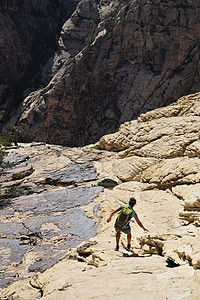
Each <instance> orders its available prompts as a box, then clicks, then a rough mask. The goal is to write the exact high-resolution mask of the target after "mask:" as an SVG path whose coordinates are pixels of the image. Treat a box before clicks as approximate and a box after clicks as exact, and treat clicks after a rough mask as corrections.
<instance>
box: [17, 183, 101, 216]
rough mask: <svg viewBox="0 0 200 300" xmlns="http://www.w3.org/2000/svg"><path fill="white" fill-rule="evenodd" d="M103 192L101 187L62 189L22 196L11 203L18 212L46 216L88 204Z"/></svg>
mask: <svg viewBox="0 0 200 300" xmlns="http://www.w3.org/2000/svg"><path fill="white" fill-rule="evenodd" d="M102 190H103V188H102V187H98V186H97V187H90V186H88V187H82V188H62V189H58V190H55V191H52V192H44V193H41V194H39V195H29V196H22V197H19V198H17V199H14V200H13V201H12V207H13V208H14V209H16V210H17V211H20V212H30V213H34V214H35V215H37V214H48V213H52V212H58V211H65V210H66V209H69V208H73V207H76V206H81V205H86V204H88V203H89V202H90V201H91V200H92V199H93V198H94V197H95V196H97V195H98V194H99V193H100V192H101V191H102Z"/></svg>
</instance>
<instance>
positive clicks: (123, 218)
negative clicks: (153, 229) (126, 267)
mask: <svg viewBox="0 0 200 300" xmlns="http://www.w3.org/2000/svg"><path fill="white" fill-rule="evenodd" d="M135 204H136V200H135V198H130V200H129V204H128V205H123V206H120V207H119V208H117V209H116V210H115V211H113V212H112V213H111V214H110V217H109V218H108V219H107V222H108V223H109V222H110V221H111V218H112V217H113V216H114V215H115V214H116V213H117V212H120V213H119V214H118V217H117V219H116V221H115V231H116V247H115V251H118V250H119V240H120V235H121V231H122V232H124V233H125V234H127V250H130V248H131V227H130V224H129V223H130V220H131V218H133V217H134V218H135V221H136V222H137V224H138V225H139V226H140V227H141V228H142V229H143V230H144V231H148V229H146V228H145V227H144V226H143V225H142V223H141V222H140V220H139V218H138V216H137V214H136V212H135V211H134V209H133V206H134V205H135Z"/></svg>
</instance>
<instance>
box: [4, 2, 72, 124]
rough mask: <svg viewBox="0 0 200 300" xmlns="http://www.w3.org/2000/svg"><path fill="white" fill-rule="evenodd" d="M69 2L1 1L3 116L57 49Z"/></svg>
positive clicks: (15, 103)
mask: <svg viewBox="0 0 200 300" xmlns="http://www.w3.org/2000/svg"><path fill="white" fill-rule="evenodd" d="M73 2H74V3H75V1H72V0H67V1H59V0H58V1H52V0H47V1H44V0H42V1H33V0H29V1H23V0H13V1H8V0H3V1H1V3H0V27H1V31H0V110H3V111H4V112H5V113H4V119H7V118H8V113H9V112H10V111H11V109H13V107H15V106H16V105H17V104H18V103H19V102H20V101H21V100H22V97H23V92H24V91H25V90H26V88H27V87H28V85H29V84H30V80H31V79H32V78H33V77H34V76H35V74H36V73H37V72H38V71H39V70H40V68H41V66H42V65H43V64H44V63H45V61H46V60H47V58H48V57H49V56H50V55H51V53H52V51H55V49H56V44H57V40H56V39H57V38H56V35H57V34H58V33H59V31H60V27H61V25H62V19H63V17H65V18H66V17H68V16H69V15H70V13H71V11H72V9H73V8H74V7H73V5H72V4H73Z"/></svg>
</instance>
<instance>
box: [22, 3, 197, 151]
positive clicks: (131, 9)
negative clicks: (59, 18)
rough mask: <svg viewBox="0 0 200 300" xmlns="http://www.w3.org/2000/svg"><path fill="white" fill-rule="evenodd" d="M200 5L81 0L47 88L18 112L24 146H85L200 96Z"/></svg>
mask: <svg viewBox="0 0 200 300" xmlns="http://www.w3.org/2000/svg"><path fill="white" fill-rule="evenodd" d="M199 12H200V5H199V3H198V2H197V1H194V0H192V1H190V2H187V3H185V2H184V1H178V0H176V1H157V0H153V1H147V0H146V1H139V0H137V1H127V0H126V1H125V0H124V1H109V2H108V1H95V0H87V1H86V0H85V1H80V2H79V4H78V6H77V9H76V11H75V12H74V13H73V14H72V16H71V17H70V18H69V19H68V20H66V22H65V23H64V25H63V27H62V30H61V33H60V38H59V40H58V51H57V52H56V54H55V56H54V57H53V58H51V60H50V61H49V62H48V63H47V65H46V66H45V68H44V69H43V70H42V75H41V80H43V81H44V82H46V83H47V82H48V80H50V79H51V78H52V76H54V77H53V79H52V80H51V81H50V82H49V84H47V85H46V87H45V88H43V89H41V90H39V91H36V92H34V93H32V94H30V95H29V96H28V97H27V98H26V99H25V100H24V103H23V105H22V107H21V109H20V111H19V123H18V124H19V125H20V124H21V125H23V128H24V130H23V132H21V139H22V140H23V141H31V140H33V139H34V140H36V141H46V142H50V143H57V144H63V145H70V146H74V145H84V144H87V143H91V142H94V141H97V140H98V139H99V138H100V137H101V136H102V135H103V134H105V133H110V132H114V131H115V130H117V129H118V127H119V125H120V124H121V123H123V122H125V121H128V120H133V119H134V118H137V117H138V116H139V114H140V113H144V112H146V111H149V110H151V109H155V108H156V107H160V106H163V105H166V104H169V103H171V102H173V101H175V100H176V99H177V98H178V97H180V96H183V95H185V94H188V93H191V92H197V91H199V48H198V47H199V46H198V41H199V30H198V28H199Z"/></svg>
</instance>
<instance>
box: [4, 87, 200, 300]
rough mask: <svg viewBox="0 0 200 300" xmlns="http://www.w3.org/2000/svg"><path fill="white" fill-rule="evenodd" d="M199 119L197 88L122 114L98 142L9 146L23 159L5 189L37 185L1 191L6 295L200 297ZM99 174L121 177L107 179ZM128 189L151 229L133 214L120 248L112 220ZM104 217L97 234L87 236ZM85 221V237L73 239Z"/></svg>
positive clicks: (26, 298)
mask: <svg viewBox="0 0 200 300" xmlns="http://www.w3.org/2000/svg"><path fill="white" fill-rule="evenodd" d="M199 124H200V94H199V93H197V94H193V95H189V96H185V97H182V98H180V99H179V100H178V101H177V102H176V103H174V104H173V105H170V106H167V107H164V108H159V109H156V110H153V111H150V112H148V113H146V114H142V115H140V117H139V118H138V119H137V120H134V121H131V122H126V123H124V124H123V125H121V126H120V129H119V131H118V132H116V133H114V134H109V135H106V136H103V137H102V138H101V139H100V140H99V142H98V143H96V144H92V145H88V146H84V147H78V148H69V147H63V146H55V145H44V144H42V145H41V144H39V143H33V144H20V146H19V148H18V149H16V150H14V149H9V150H7V151H8V153H9V156H8V157H7V159H8V160H10V161H13V162H14V161H16V162H17V163H18V164H20V161H21V164H24V163H25V162H26V163H27V166H24V167H23V166H21V168H19V165H18V167H17V166H15V167H14V168H13V169H12V170H8V171H7V173H6V176H4V177H1V196H2V197H1V199H2V198H3V193H5V194H4V195H6V190H8V189H9V188H10V187H13V186H15V187H24V188H25V187H28V186H29V188H31V189H32V191H33V192H34V193H35V194H33V195H29V196H22V197H16V198H14V199H13V198H9V199H7V201H5V199H4V200H3V201H2V202H3V204H4V207H3V209H2V210H1V211H0V212H1V220H0V233H1V235H0V238H1V239H0V242H1V243H0V246H1V253H0V259H1V261H2V262H3V265H2V267H1V273H0V275H1V277H0V279H1V282H2V285H3V284H4V286H5V285H6V284H7V285H8V286H7V287H6V288H3V289H1V291H0V298H1V299H3V300H7V299H13V300H18V299H20V300H35V299H40V298H41V297H42V298H43V299H45V300H53V299H57V300H62V299H70V300H71V299H72V300H73V299H77V298H79V299H83V300H88V299H89V300H90V299H91V300H92V299H102V300H103V299H106V300H110V299H122V298H124V299H127V300H129V299H130V300H131V299H133V298H134V299H137V300H143V299H152V300H154V299H156V300H163V299H170V300H175V299H181V300H197V299H199V295H200V252H199V249H200V241H199V234H200V192H199V188H200V172H199V169H200V168H199V156H200V144H199V132H200V131H199ZM31 166H32V168H31ZM28 167H29V168H28ZM16 169H17V170H18V174H21V175H22V176H18V177H17V178H16V173H17V171H16ZM27 169H29V170H31V172H30V173H26V172H27ZM95 169H96V170H95ZM25 171H26V172H25ZM12 174H13V175H12ZM102 179H110V180H114V181H115V182H116V183H117V185H115V187H114V188H113V187H112V188H111V187H110V188H109V187H104V188H102V187H100V186H98V185H99V184H102ZM107 182H108V180H107ZM130 197H135V198H136V200H137V204H136V206H135V210H136V212H137V214H138V216H139V218H140V220H141V221H142V223H143V224H144V226H145V227H146V228H148V229H149V232H147V233H144V232H143V231H142V230H141V228H140V227H139V226H137V224H136V223H135V222H134V221H133V222H132V221H131V228H132V241H131V251H127V250H126V249H125V246H124V245H126V242H127V241H126V236H125V234H122V235H121V241H122V244H120V247H119V251H118V252H117V251H114V247H115V231H114V223H115V218H114V217H113V218H112V221H111V223H107V222H106V220H107V218H108V216H109V215H110V213H111V212H112V211H114V209H116V208H117V207H119V206H121V205H123V204H124V203H127V201H128V200H129V198H130ZM0 203H1V202H0ZM1 204H2V203H1ZM77 206H78V207H77ZM75 214H79V217H78V220H76V219H75V220H74V215H75ZM98 218H101V222H100V224H98V229H97V234H96V236H93V237H91V238H89V237H88V238H87V234H91V230H92V228H93V226H94V222H98ZM74 221H75V222H74ZM81 222H83V223H82V224H81ZM76 224H77V231H75V230H76ZM96 225H97V223H96ZM85 226H87V229H86V230H85V231H84V234H83V237H84V239H86V241H84V242H82V243H81V244H79V245H78V246H77V247H75V248H74V247H73V246H71V247H72V248H71V249H67V248H68V246H69V245H70V243H73V242H74V241H75V242H77V238H79V237H78V236H77V235H76V233H77V232H78V234H80V232H81V229H84V228H85ZM37 230H39V231H40V233H41V236H40V235H39V232H38V235H36V233H37ZM33 233H35V235H33ZM19 239H21V242H22V245H20V244H19ZM80 242H81V240H80ZM12 245H14V246H15V247H14V246H13V248H12V247H11V246H12ZM67 245H68V246H67ZM76 245H77V243H76ZM14 249H16V251H15V252H14ZM51 266H53V267H51ZM3 276H6V279H7V282H5V280H3V279H2V277H3ZM23 277H24V278H25V280H18V279H22V278H23ZM12 281H15V282H13V283H12V284H10V283H11V282H12Z"/></svg>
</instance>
